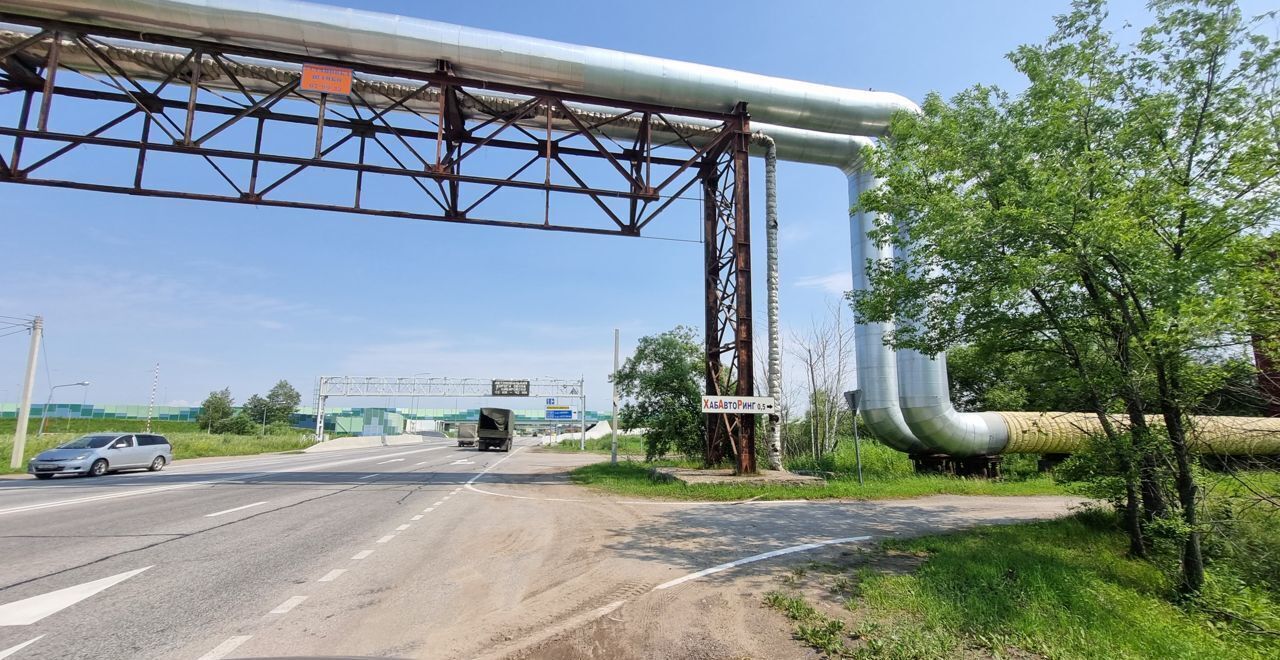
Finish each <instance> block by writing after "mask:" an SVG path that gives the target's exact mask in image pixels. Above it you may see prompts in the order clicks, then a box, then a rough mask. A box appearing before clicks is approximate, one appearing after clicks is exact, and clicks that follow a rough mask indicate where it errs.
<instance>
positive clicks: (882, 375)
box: [845, 138, 931, 454]
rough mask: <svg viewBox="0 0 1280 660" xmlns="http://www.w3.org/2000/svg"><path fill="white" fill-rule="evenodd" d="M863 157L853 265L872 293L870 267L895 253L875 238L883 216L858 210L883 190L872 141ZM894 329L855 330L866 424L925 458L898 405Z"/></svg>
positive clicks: (858, 281)
mask: <svg viewBox="0 0 1280 660" xmlns="http://www.w3.org/2000/svg"><path fill="white" fill-rule="evenodd" d="M857 140H859V142H860V143H861V144H862V147H863V151H862V152H860V153H859V156H858V158H856V159H855V160H853V161H852V162H851V163H850V165H849V167H848V168H846V170H845V173H846V174H847V175H848V177H849V207H850V212H849V246H850V252H851V258H852V262H853V268H852V270H853V290H854V291H866V290H868V289H870V288H871V279H870V276H869V273H868V271H867V269H868V267H869V266H870V265H871V264H873V263H875V262H878V261H880V260H881V259H885V258H887V257H888V256H889V255H890V249H891V248H890V247H889V246H888V245H886V244H883V243H879V242H877V241H875V240H874V239H873V238H872V230H874V229H875V226H876V222H877V215H876V214H875V213H871V212H868V211H866V210H863V209H862V208H861V207H860V206H859V205H858V199H859V198H860V197H861V196H862V193H864V192H866V191H868V190H870V189H872V188H873V187H875V186H877V185H879V184H880V182H879V181H878V180H877V179H876V178H875V175H874V174H872V173H871V172H870V170H869V168H868V167H867V166H866V163H865V161H864V157H865V154H866V153H867V152H866V150H868V149H871V148H873V143H872V142H871V140H868V139H866V138H857ZM891 328H892V324H890V323H859V324H857V325H856V326H854V329H853V344H854V353H855V355H856V358H857V371H858V387H859V388H860V389H861V390H862V402H861V406H860V407H861V413H862V420H863V422H864V423H865V424H866V425H867V430H869V431H871V433H872V434H874V435H875V437H876V438H878V439H880V441H881V442H884V443H885V444H887V445H889V446H890V447H893V448H894V449H897V450H899V451H904V452H908V453H913V454H914V453H921V452H925V451H928V450H930V449H931V448H930V447H929V446H928V445H926V444H925V443H924V442H922V441H921V436H919V435H917V434H916V433H914V432H913V430H912V429H911V428H910V426H909V425H908V424H907V421H906V418H905V416H904V415H903V411H902V409H901V408H900V407H899V403H898V390H899V381H898V369H897V364H896V358H895V356H894V352H893V349H892V348H889V347H888V346H886V345H885V343H884V337H885V334H887V333H888V332H889V331H890V330H891Z"/></svg>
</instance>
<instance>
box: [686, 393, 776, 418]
mask: <svg viewBox="0 0 1280 660" xmlns="http://www.w3.org/2000/svg"><path fill="white" fill-rule="evenodd" d="M777 409H778V405H777V403H775V402H774V400H773V397H771V396H703V397H702V412H704V413H711V414H717V413H719V414H724V415H772V414H774V412H776V411H777Z"/></svg>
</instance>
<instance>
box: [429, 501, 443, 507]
mask: <svg viewBox="0 0 1280 660" xmlns="http://www.w3.org/2000/svg"><path fill="white" fill-rule="evenodd" d="M441 504H444V500H440V501H439V502H436V503H434V504H432V505H431V506H440V505H441Z"/></svg>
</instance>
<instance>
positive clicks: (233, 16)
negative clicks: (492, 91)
mask: <svg viewBox="0 0 1280 660" xmlns="http://www.w3.org/2000/svg"><path fill="white" fill-rule="evenodd" d="M5 7H6V10H7V11H11V12H18V13H22V14H24V15H30V16H37V17H43V18H55V19H64V20H74V21H89V22H91V23H93V24H95V25H103V26H108V27H115V28H123V29H128V30H137V31H153V32H160V33H163V34H167V35H172V36H178V37H187V38H197V39H205V40H210V41H215V42H218V43H224V44H232V45H239V46H252V47H256V48H272V49H276V50H280V51H283V52H289V53H292V54H295V55H309V56H312V57H332V58H337V59H343V60H347V61H351V62H364V63H369V64H375V65H382V66H396V67H405V68H422V67H423V66H424V63H426V64H429V65H430V66H434V62H435V61H436V60H440V59H443V60H448V61H449V62H450V63H452V64H453V66H454V68H455V71H456V72H457V73H458V74H459V75H461V76H464V77H465V76H477V77H489V78H493V79H499V80H502V81H510V82H518V83H521V84H526V85H528V84H533V85H537V86H541V87H545V88H547V89H553V90H558V91H563V92H576V93H581V94H589V95H592V96H603V97H608V98H625V99H630V100H633V101H639V102H645V103H653V104H659V105H667V106H674V107H682V108H689V109H693V110H702V111H709V112H727V111H729V110H731V109H732V108H733V107H734V105H735V104H737V103H739V102H743V101H745V102H746V103H748V104H749V107H750V108H751V114H752V116H753V117H754V118H756V119H757V120H759V121H762V122H766V123H774V124H782V125H786V126H790V127H793V128H802V129H808V130H814V131H822V132H830V133H841V134H851V135H882V134H884V133H885V131H887V130H888V128H889V120H890V118H891V117H892V115H893V114H894V113H895V112H897V111H900V110H913V109H915V108H916V105H915V104H914V103H912V102H911V101H910V100H908V99H906V98H905V97H903V96H900V95H898V94H893V93H890V92H873V91H867V90H856V89H845V88H841V87H834V86H831V85H820V84H816V83H808V82H801V81H797V80H787V79H784V78H774V77H770V76H763V75H760V74H755V73H748V72H744V71H735V70H732V69H725V68H720V67H714V66H707V65H703V64H696V63H693V62H681V61H677V60H669V59H664V58H659V57H651V56H648V55H639V54H635V53H625V52H621V51H615V50H609V49H605V48H595V47H591V46H579V45H575V44H568V43H562V42H557V41H551V40H548V39H538V38H534V37H526V36H521V35H515V34H507V33H503V32H496V31H493V30H481V29H477V28H469V27H463V26H460V25H450V24H448V23H441V22H438V21H430V20H425V19H418V18H407V17H404V16H395V15H392V14H381V13H376V12H369V11H361V10H356V9H348V8H343V7H336V6H329V5H318V4H311V3H305V2H292V1H288V0H7V1H6V2H5Z"/></svg>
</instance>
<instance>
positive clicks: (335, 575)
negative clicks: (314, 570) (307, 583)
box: [318, 568, 347, 582]
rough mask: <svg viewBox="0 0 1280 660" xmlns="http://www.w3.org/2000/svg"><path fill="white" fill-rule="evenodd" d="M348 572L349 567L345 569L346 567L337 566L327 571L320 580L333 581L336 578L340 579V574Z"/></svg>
mask: <svg viewBox="0 0 1280 660" xmlns="http://www.w3.org/2000/svg"><path fill="white" fill-rule="evenodd" d="M346 572H347V569H345V568H335V569H333V570H332V571H329V572H328V573H325V574H324V577H322V578H320V579H319V580H318V581H319V582H333V581H334V580H336V579H338V576H340V575H342V574H343V573H346Z"/></svg>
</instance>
